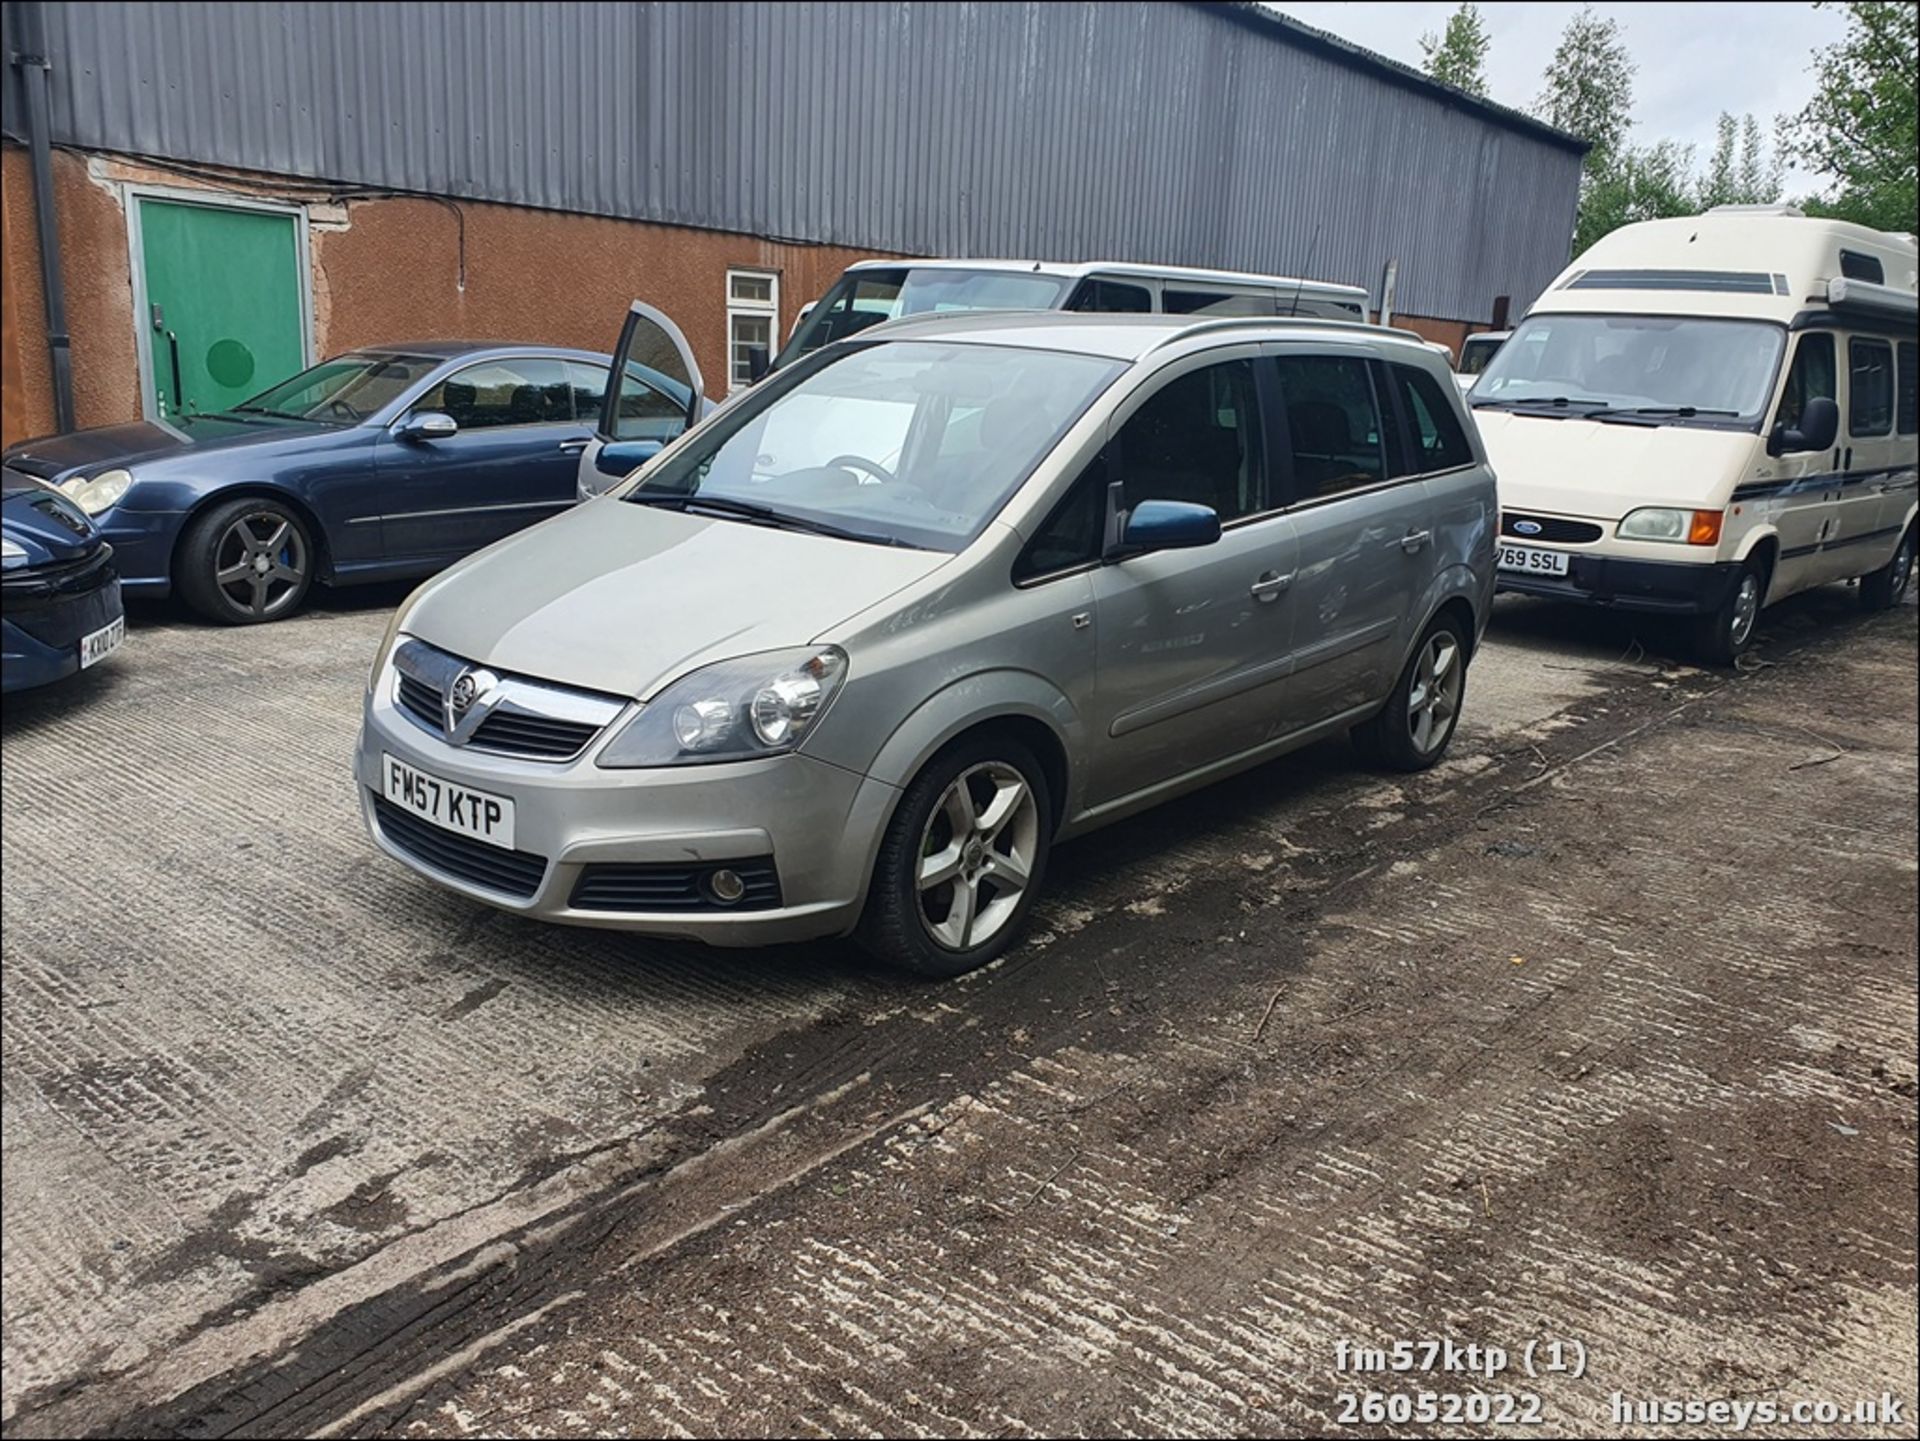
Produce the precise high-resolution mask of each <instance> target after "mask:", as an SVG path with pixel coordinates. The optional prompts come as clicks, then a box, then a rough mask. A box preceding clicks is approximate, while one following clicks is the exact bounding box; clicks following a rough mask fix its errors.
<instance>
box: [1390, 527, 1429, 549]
mask: <svg viewBox="0 0 1920 1441" xmlns="http://www.w3.org/2000/svg"><path fill="white" fill-rule="evenodd" d="M1432 539H1433V532H1432V531H1430V530H1410V531H1408V532H1407V533H1406V534H1405V535H1403V536H1401V537H1400V539H1399V541H1398V542H1396V544H1398V545H1399V547H1400V549H1402V550H1404V551H1405V552H1406V553H1407V554H1408V555H1412V554H1413V553H1414V552H1415V551H1416V550H1418V549H1420V547H1421V546H1423V545H1425V544H1426V543H1427V542H1428V541H1430V540H1432Z"/></svg>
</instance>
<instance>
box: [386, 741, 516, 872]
mask: <svg viewBox="0 0 1920 1441" xmlns="http://www.w3.org/2000/svg"><path fill="white" fill-rule="evenodd" d="M380 782H381V784H380V788H381V790H382V792H383V793H384V794H385V795H386V798H387V799H388V800H390V801H392V802H393V804H395V805H397V806H405V807H406V808H407V809H408V810H410V811H412V812H413V813H414V814H415V815H417V816H419V817H420V819H421V820H423V821H431V822H432V823H433V824H434V825H436V826H438V827H440V829H441V830H443V831H455V832H457V833H459V834H460V835H463V836H472V837H473V838H474V839H475V840H477V841H485V842H486V843H487V844H488V845H490V846H499V847H500V849H502V850H504V851H510V850H512V849H513V802H512V800H510V799H509V798H508V797H506V796H496V795H489V794H488V793H487V792H486V791H476V790H469V789H468V788H467V787H466V786H457V785H455V784H454V783H453V782H452V781H443V780H441V779H440V778H439V777H438V776H430V775H428V774H427V773H426V772H425V771H417V770H415V769H414V768H413V767H412V766H410V765H408V764H407V763H406V762H405V761H397V760H395V759H394V758H393V757H392V756H390V755H388V754H387V753H386V752H385V751H382V752H381V753H380Z"/></svg>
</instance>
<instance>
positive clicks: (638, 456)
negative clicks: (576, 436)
mask: <svg viewBox="0 0 1920 1441" xmlns="http://www.w3.org/2000/svg"><path fill="white" fill-rule="evenodd" d="M665 449H666V443H665V442H664V441H658V440H613V441H608V442H607V443H606V444H605V445H603V446H601V447H600V454H599V455H598V456H596V457H595V458H594V465H595V466H596V468H598V469H599V470H600V472H601V473H602V474H604V475H620V476H626V475H631V474H633V472H634V471H636V470H638V469H639V468H640V467H641V466H643V465H645V464H646V463H647V462H648V461H650V460H652V459H653V458H654V457H655V456H656V455H658V454H659V453H660V452H661V451H663V450H665Z"/></svg>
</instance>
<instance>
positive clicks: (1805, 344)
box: [1774, 335, 1840, 430]
mask: <svg viewBox="0 0 1920 1441" xmlns="http://www.w3.org/2000/svg"><path fill="white" fill-rule="evenodd" d="M1833 377H1834V361H1833V337H1832V336H1831V335H1802V336H1801V337H1800V344H1799V345H1798V346H1796V347H1795V348H1794V352H1793V367H1792V368H1791V369H1790V370H1788V371H1787V385H1786V389H1785V390H1783V391H1781V392H1780V413H1779V414H1778V415H1776V416H1775V417H1774V419H1775V421H1776V422H1777V423H1778V424H1780V425H1784V426H1786V427H1787V428H1788V429H1789V430H1797V429H1799V426H1800V418H1801V416H1803V415H1805V414H1806V410H1807V402H1808V401H1809V400H1813V399H1815V398H1816V397H1818V396H1825V397H1826V398H1827V399H1828V400H1838V399H1839V397H1840V391H1839V389H1838V388H1837V387H1836V386H1835V385H1834V379H1833Z"/></svg>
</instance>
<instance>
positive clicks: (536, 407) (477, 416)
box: [413, 360, 573, 430]
mask: <svg viewBox="0 0 1920 1441" xmlns="http://www.w3.org/2000/svg"><path fill="white" fill-rule="evenodd" d="M413 408H414V409H415V410H416V411H420V410H440V411H445V412H446V413H447V414H448V415H450V416H452V417H453V418H454V421H455V422H456V423H457V424H458V425H459V427H460V428H461V429H462V430H490V429H495V428H498V427H500V426H507V425H556V424H560V423H563V422H567V421H571V420H572V419H573V385H572V382H571V380H570V379H569V377H568V374H567V366H566V364H565V362H563V361H558V360H484V361H482V362H480V364H478V365H469V366H468V367H467V368H466V369H465V370H458V371H455V372H454V373H453V374H452V375H450V376H448V377H447V378H446V379H445V380H443V381H441V382H440V383H439V384H438V385H436V386H434V387H433V389H431V390H429V391H428V392H427V393H426V394H425V395H424V396H422V397H421V398H420V399H419V401H418V402H416V403H415V405H414V407H413Z"/></svg>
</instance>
